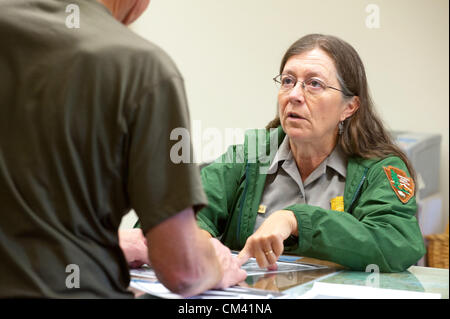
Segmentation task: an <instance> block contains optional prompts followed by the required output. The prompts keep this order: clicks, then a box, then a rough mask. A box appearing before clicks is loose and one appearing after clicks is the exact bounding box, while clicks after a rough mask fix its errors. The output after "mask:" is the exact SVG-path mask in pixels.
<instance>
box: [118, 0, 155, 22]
mask: <svg viewBox="0 0 450 319" xmlns="http://www.w3.org/2000/svg"><path fill="white" fill-rule="evenodd" d="M149 4H150V0H136V1H134V5H133V6H132V7H131V9H130V11H129V12H128V14H127V15H126V16H125V18H124V19H123V20H122V21H121V22H122V23H123V24H125V25H129V24H131V23H133V22H134V21H136V19H137V18H139V17H140V16H141V15H142V13H144V11H145V9H147V7H148V5H149Z"/></svg>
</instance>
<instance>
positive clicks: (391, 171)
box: [383, 165, 415, 204]
mask: <svg viewBox="0 0 450 319" xmlns="http://www.w3.org/2000/svg"><path fill="white" fill-rule="evenodd" d="M383 168H384V172H385V173H386V176H387V178H388V180H389V183H390V184H391V187H392V189H393V190H394V192H395V195H397V197H398V199H400V201H401V202H402V203H404V204H406V203H407V202H408V201H409V200H410V199H411V197H413V196H414V187H415V186H414V181H413V179H412V178H411V177H408V175H406V173H405V172H404V171H403V170H401V169H399V168H397V167H393V166H390V165H389V166H388V167H384V166H383Z"/></svg>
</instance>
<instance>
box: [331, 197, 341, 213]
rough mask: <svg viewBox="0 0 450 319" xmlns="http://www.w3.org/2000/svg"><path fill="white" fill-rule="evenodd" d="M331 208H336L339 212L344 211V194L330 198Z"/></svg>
mask: <svg viewBox="0 0 450 319" xmlns="http://www.w3.org/2000/svg"><path fill="white" fill-rule="evenodd" d="M330 204H331V210H336V211H338V212H343V211H344V196H337V197H335V198H333V199H331V200H330Z"/></svg>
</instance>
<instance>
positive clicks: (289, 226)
mask: <svg viewBox="0 0 450 319" xmlns="http://www.w3.org/2000/svg"><path fill="white" fill-rule="evenodd" d="M290 235H294V236H298V225H297V219H296V218H295V215H294V213H293V212H291V211H290V210H279V211H276V212H275V213H273V214H271V215H270V216H269V217H268V218H267V219H266V220H265V221H264V223H263V224H262V225H261V226H260V227H259V228H258V230H257V231H256V232H255V233H254V234H253V235H252V236H250V237H249V238H248V239H247V242H246V243H245V246H244V248H243V249H242V250H241V252H240V253H239V255H238V258H239V259H240V260H241V264H243V263H245V262H246V261H247V260H248V259H249V258H250V257H255V258H256V262H257V263H258V266H259V267H261V268H266V267H267V268H268V269H269V270H275V269H277V264H276V262H277V260H278V257H280V255H281V254H282V253H283V250H284V245H283V241H284V240H285V239H286V238H288V237H289V236H290Z"/></svg>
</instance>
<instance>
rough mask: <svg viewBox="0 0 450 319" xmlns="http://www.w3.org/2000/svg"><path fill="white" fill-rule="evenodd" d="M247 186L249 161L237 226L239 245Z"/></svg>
mask: <svg viewBox="0 0 450 319" xmlns="http://www.w3.org/2000/svg"><path fill="white" fill-rule="evenodd" d="M247 186H248V163H247V165H246V166H245V186H244V192H243V193H242V199H241V203H240V208H239V215H238V224H237V227H236V228H237V230H236V238H237V241H238V244H239V246H240V244H241V238H240V237H239V236H240V235H241V217H242V210H243V208H244V202H245V196H246V195H247Z"/></svg>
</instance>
